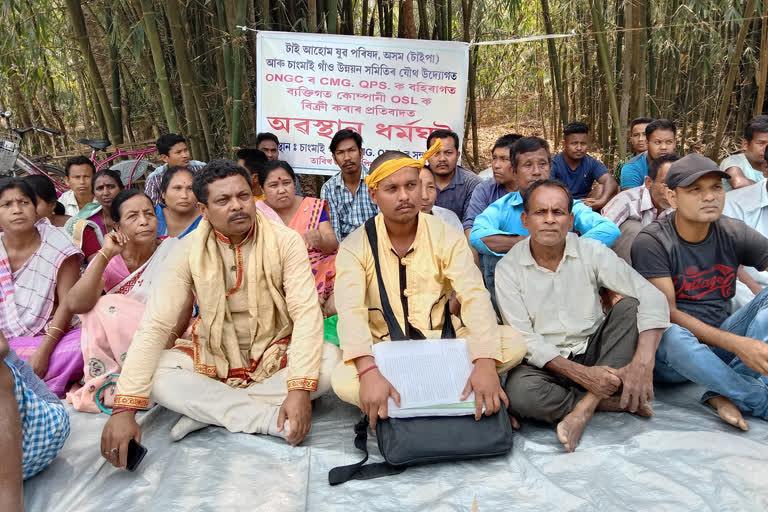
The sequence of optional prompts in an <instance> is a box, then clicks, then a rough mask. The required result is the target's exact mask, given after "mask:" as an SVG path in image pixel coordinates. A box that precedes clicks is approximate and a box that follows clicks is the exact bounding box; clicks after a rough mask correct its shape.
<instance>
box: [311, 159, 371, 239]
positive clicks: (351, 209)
mask: <svg viewBox="0 0 768 512" xmlns="http://www.w3.org/2000/svg"><path fill="white" fill-rule="evenodd" d="M367 175H368V169H366V168H365V166H363V169H362V172H360V186H358V187H357V192H355V195H352V192H350V191H349V189H348V188H347V186H346V185H345V184H344V179H343V178H342V176H341V171H339V173H338V174H337V175H336V176H334V177H333V178H331V179H329V180H328V181H326V182H325V183H324V184H323V188H322V189H321V190H320V199H325V200H326V201H328V209H329V210H330V212H331V226H333V231H334V232H335V233H336V238H338V239H339V242H341V241H342V240H344V239H345V238H346V237H347V235H349V234H350V233H351V232H353V231H354V230H355V229H357V227H358V226H360V225H361V224H362V223H364V222H365V221H367V220H368V219H370V218H371V217H373V216H374V215H376V214H378V213H379V208H378V207H377V206H376V205H375V204H374V202H373V201H372V200H371V196H370V195H368V185H366V184H365V177H366V176H367Z"/></svg>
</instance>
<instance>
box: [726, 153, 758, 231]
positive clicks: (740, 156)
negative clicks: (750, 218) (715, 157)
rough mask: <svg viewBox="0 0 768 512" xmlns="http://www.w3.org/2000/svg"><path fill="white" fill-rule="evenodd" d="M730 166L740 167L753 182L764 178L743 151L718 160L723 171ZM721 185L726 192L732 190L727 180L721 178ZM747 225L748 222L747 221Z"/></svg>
mask: <svg viewBox="0 0 768 512" xmlns="http://www.w3.org/2000/svg"><path fill="white" fill-rule="evenodd" d="M730 167H738V168H739V169H741V172H742V173H743V174H744V177H745V178H747V179H748V180H752V181H754V182H755V183H760V182H761V181H763V180H764V179H765V176H763V173H762V171H758V170H757V169H755V168H754V167H752V164H750V163H749V160H747V156H746V155H745V154H744V153H737V154H735V155H731V156H729V157H727V158H724V159H723V161H722V162H720V170H721V171H723V172H725V171H727V170H728V168H730ZM723 185H725V190H726V192H728V191H730V190H733V187H731V184H730V183H728V180H726V179H723ZM747 224H748V225H749V223H747Z"/></svg>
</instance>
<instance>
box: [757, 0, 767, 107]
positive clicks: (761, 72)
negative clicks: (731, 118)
mask: <svg viewBox="0 0 768 512" xmlns="http://www.w3.org/2000/svg"><path fill="white" fill-rule="evenodd" d="M766 78H768V0H763V19H762V31H761V34H760V64H759V68H758V72H757V76H756V79H757V98H756V99H755V115H756V116H759V115H760V114H762V113H763V105H764V104H765V81H766Z"/></svg>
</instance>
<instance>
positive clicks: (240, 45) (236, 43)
mask: <svg viewBox="0 0 768 512" xmlns="http://www.w3.org/2000/svg"><path fill="white" fill-rule="evenodd" d="M247 7H248V2H247V1H246V0H237V10H236V14H235V25H243V24H245V15H246V10H247ZM235 30H237V31H239V29H235ZM244 49H245V35H242V36H239V35H238V36H237V37H236V33H233V34H232V58H233V72H232V138H231V144H232V148H236V147H238V146H240V133H241V127H242V126H241V117H242V114H243V60H244V58H245V51H244Z"/></svg>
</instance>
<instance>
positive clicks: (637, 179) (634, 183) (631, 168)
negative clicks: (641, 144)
mask: <svg viewBox="0 0 768 512" xmlns="http://www.w3.org/2000/svg"><path fill="white" fill-rule="evenodd" d="M647 155H648V153H640V154H639V155H637V156H636V157H634V158H633V159H632V160H630V161H629V162H627V163H625V164H624V167H622V168H621V189H622V190H624V189H625V188H635V187H639V186H640V185H643V184H645V177H646V176H648V156H647Z"/></svg>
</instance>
